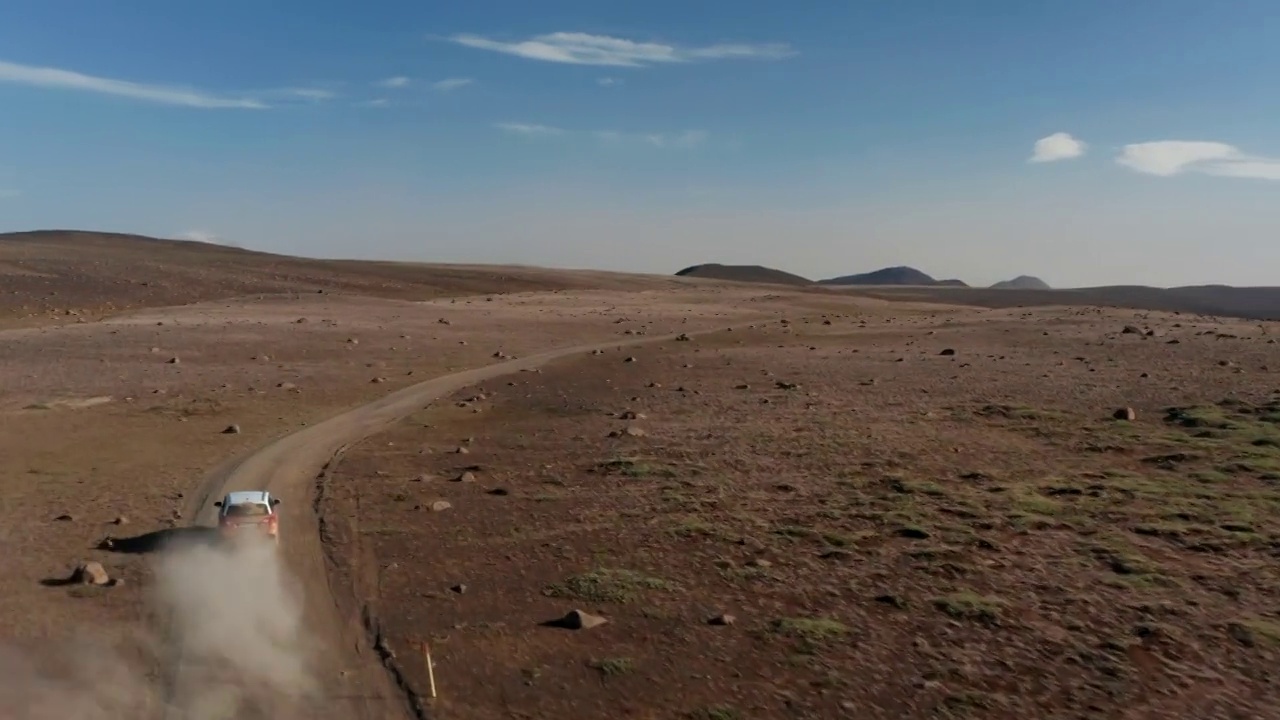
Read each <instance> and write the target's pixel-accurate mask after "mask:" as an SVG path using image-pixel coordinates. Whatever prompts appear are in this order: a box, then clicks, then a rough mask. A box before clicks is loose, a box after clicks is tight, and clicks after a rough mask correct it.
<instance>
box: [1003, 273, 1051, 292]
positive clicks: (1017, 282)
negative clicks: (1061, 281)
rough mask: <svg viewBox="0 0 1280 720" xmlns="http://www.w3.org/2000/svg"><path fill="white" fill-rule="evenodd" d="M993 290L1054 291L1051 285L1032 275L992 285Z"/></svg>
mask: <svg viewBox="0 0 1280 720" xmlns="http://www.w3.org/2000/svg"><path fill="white" fill-rule="evenodd" d="M991 288H992V289H993V290H1052V289H1053V288H1051V287H1049V283H1047V282H1045V281H1043V280H1041V279H1040V278H1038V277H1034V276H1032V275H1019V276H1018V277H1016V278H1014V279H1012V280H1002V281H1000V282H998V283H996V284H995V285H992V286H991Z"/></svg>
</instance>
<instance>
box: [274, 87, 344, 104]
mask: <svg viewBox="0 0 1280 720" xmlns="http://www.w3.org/2000/svg"><path fill="white" fill-rule="evenodd" d="M281 94H283V95H288V96H290V97H295V98H301V99H303V100H310V101H312V102H323V101H325V100H332V99H334V98H336V97H338V93H336V92H334V91H332V90H324V89H322V88H285V89H284V90H282V91H281Z"/></svg>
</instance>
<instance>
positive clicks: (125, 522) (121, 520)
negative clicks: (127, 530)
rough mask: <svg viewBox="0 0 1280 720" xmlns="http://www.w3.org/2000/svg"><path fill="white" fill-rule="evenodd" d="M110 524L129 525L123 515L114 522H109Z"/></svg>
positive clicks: (127, 519)
mask: <svg viewBox="0 0 1280 720" xmlns="http://www.w3.org/2000/svg"><path fill="white" fill-rule="evenodd" d="M111 524H112V525H128V524H129V518H127V517H125V516H124V515H121V516H120V517H118V518H116V519H115V520H112V521H111Z"/></svg>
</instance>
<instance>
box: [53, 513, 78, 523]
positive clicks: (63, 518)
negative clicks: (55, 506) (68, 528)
mask: <svg viewBox="0 0 1280 720" xmlns="http://www.w3.org/2000/svg"><path fill="white" fill-rule="evenodd" d="M54 520H57V521H59V522H71V521H72V520H75V518H73V517H71V515H70V514H69V513H62V514H61V515H59V516H58V517H56V518H54Z"/></svg>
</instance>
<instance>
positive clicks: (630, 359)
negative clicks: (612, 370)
mask: <svg viewBox="0 0 1280 720" xmlns="http://www.w3.org/2000/svg"><path fill="white" fill-rule="evenodd" d="M635 361H636V359H635V357H634V356H632V355H628V356H627V359H626V360H623V361H622V362H629V363H633V362H635Z"/></svg>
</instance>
